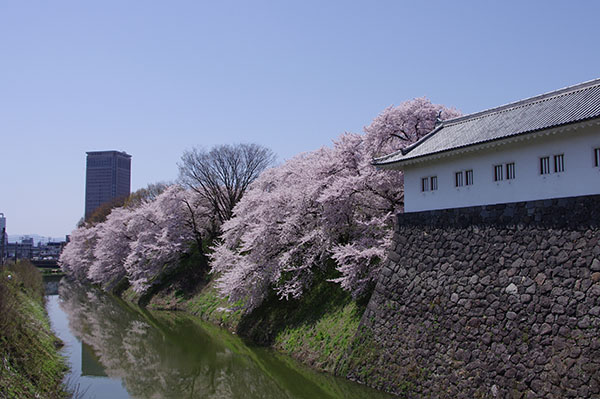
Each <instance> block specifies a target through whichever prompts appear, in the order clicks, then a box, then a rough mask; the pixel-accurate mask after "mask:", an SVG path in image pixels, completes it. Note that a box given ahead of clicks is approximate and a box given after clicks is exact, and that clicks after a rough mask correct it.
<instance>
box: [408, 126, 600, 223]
mask: <svg viewBox="0 0 600 399" xmlns="http://www.w3.org/2000/svg"><path fill="white" fill-rule="evenodd" d="M599 147H600V128H599V127H597V126H595V127H587V128H582V129H577V130H570V131H565V132H560V133H556V134H551V135H548V136H542V137H536V138H532V139H528V140H524V141H519V142H515V143H510V144H502V145H498V146H496V147H493V148H491V149H482V150H479V151H474V152H469V153H463V154H457V155H453V156H449V157H445V158H440V159H437V160H432V161H429V162H421V163H418V164H414V165H406V166H405V167H404V173H405V176H404V202H405V204H404V210H405V212H418V211H424V210H431V209H447V208H459V207H464V206H473V205H487V204H498V203H507V202H517V201H528V200H537V199H548V198H560V197H571V196H578V195H591V194H600V168H598V167H594V148H599ZM555 154H564V162H565V171H564V172H562V173H554V172H553V171H554V159H553V155H555ZM543 156H549V157H550V174H547V175H541V174H540V166H539V164H540V157H543ZM510 162H514V163H515V175H516V178H515V179H513V180H506V168H505V167H504V178H505V180H502V181H499V182H496V181H494V165H497V164H503V165H505V164H506V163H510ZM467 169H473V185H472V186H462V187H455V184H454V175H455V172H458V171H461V170H462V171H464V170H467ZM428 176H437V178H438V189H437V190H435V191H426V192H422V191H421V178H422V177H428Z"/></svg>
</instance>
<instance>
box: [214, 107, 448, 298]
mask: <svg viewBox="0 0 600 399" xmlns="http://www.w3.org/2000/svg"><path fill="white" fill-rule="evenodd" d="M440 114H441V116H442V117H446V118H450V117H454V116H457V115H458V112H456V111H454V110H450V109H446V108H444V107H443V106H440V105H434V104H431V102H429V101H428V100H426V99H423V98H420V99H415V100H412V101H407V102H405V103H403V104H401V105H400V106H398V107H390V108H387V109H385V110H384V111H383V112H382V113H381V114H380V115H378V116H377V117H376V118H375V119H374V121H373V122H372V123H371V124H370V125H369V126H367V127H365V133H366V134H365V135H359V134H353V133H345V134H343V135H341V136H340V137H339V139H338V140H336V141H335V142H334V145H333V147H332V148H321V149H319V150H317V151H314V152H311V153H307V154H302V155H300V156H298V157H295V158H293V159H291V160H289V161H287V162H286V163H284V164H283V165H281V166H279V167H275V168H272V169H270V170H267V171H265V172H264V173H263V174H262V175H261V176H260V177H259V178H258V179H257V180H256V181H255V182H254V183H253V184H252V185H251V186H250V187H249V190H248V191H247V193H246V195H245V196H244V197H243V198H242V199H241V201H240V202H239V203H238V205H237V206H236V207H235V208H234V215H235V216H234V217H233V218H232V219H231V220H230V221H227V222H226V223H225V224H224V225H223V236H222V242H221V243H220V244H219V245H217V246H216V247H215V251H214V253H213V255H212V260H213V262H212V265H213V272H215V273H216V274H218V276H219V277H218V287H219V289H220V290H221V292H222V293H223V294H224V295H227V296H229V297H230V299H232V300H237V299H241V298H243V299H245V300H246V301H247V304H248V306H249V307H250V308H251V307H254V306H258V304H260V302H261V301H262V299H264V297H265V295H266V294H267V293H268V290H269V289H271V288H272V289H275V290H276V292H277V293H278V294H279V296H280V297H281V298H288V297H290V296H291V297H299V296H300V295H302V293H303V292H304V290H306V289H307V288H308V287H309V286H310V284H311V283H312V280H313V278H314V275H315V271H316V269H319V268H320V269H323V268H325V266H326V264H327V260H329V259H332V260H334V261H335V263H336V265H337V269H338V271H339V272H340V277H338V278H336V279H334V280H333V281H335V282H337V283H340V284H341V286H342V287H343V288H344V289H346V290H348V291H350V292H352V294H353V295H354V296H359V295H362V294H364V293H366V292H368V291H369V288H370V286H371V284H372V283H373V282H374V281H375V280H376V277H377V274H378V272H379V268H380V265H381V263H382V261H383V260H384V259H385V256H386V253H387V251H388V250H389V248H390V245H391V242H392V241H391V236H392V230H393V216H394V215H395V214H396V213H397V212H399V211H401V210H402V207H403V200H404V195H403V176H402V173H400V172H395V171H383V170H378V169H376V168H374V167H373V166H372V165H371V162H372V159H373V157H374V156H378V155H383V154H386V153H390V152H393V151H397V150H399V149H401V148H402V147H405V146H406V145H409V144H411V143H413V142H415V141H416V140H418V139H419V138H421V137H423V136H424V135H425V134H427V133H428V132H429V131H431V130H432V129H433V128H434V127H435V125H436V119H437V118H439V117H440Z"/></svg>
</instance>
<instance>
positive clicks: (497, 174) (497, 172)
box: [494, 165, 504, 181]
mask: <svg viewBox="0 0 600 399" xmlns="http://www.w3.org/2000/svg"><path fill="white" fill-rule="evenodd" d="M500 180H504V177H503V176H502V165H495V166H494V181H500Z"/></svg>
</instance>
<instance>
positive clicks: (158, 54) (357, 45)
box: [0, 0, 600, 236]
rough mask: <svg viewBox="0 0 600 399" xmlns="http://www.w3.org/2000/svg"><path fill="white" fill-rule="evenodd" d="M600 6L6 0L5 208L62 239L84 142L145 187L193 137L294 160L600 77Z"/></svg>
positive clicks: (25, 227)
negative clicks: (113, 158) (397, 127)
mask: <svg viewBox="0 0 600 399" xmlns="http://www.w3.org/2000/svg"><path fill="white" fill-rule="evenodd" d="M598 15H600V2H597V1H561V2H557V1H501V2H499V1H498V2H492V1H468V2H467V1H465V2H461V1H411V2H408V1H373V0H371V1H306V0H303V1H295V2H292V1H275V0H274V1H199V0H198V1H141V0H140V1H122V0H118V1H112V0H103V1H60V0H56V1H21V0H15V1H11V0H0V170H1V172H0V176H2V178H1V181H0V212H4V213H5V214H6V217H7V230H8V232H9V233H10V234H26V233H38V234H42V235H47V236H62V235H64V234H67V233H69V232H70V231H71V230H72V228H73V227H74V225H75V224H76V223H77V221H78V220H79V219H80V217H81V216H82V214H83V208H84V184H85V152H86V151H91V150H112V149H115V150H123V151H127V152H128V153H129V154H131V155H132V156H133V159H132V189H133V190H135V189H137V188H140V187H143V186H145V185H147V184H148V183H151V182H156V181H163V180H173V179H175V178H176V177H177V162H178V160H179V158H180V156H181V154H182V152H183V151H184V150H185V149H187V148H191V147H193V146H205V147H207V148H209V147H211V146H213V145H215V144H220V143H238V142H256V143H260V144H263V145H266V146H269V147H271V148H272V149H273V150H274V151H275V152H276V153H277V155H278V157H279V160H280V162H281V161H283V160H285V159H288V158H290V157H292V156H294V155H295V154H297V153H300V152H304V151H310V150H314V149H316V148H318V147H321V146H323V145H329V144H330V143H331V141H332V140H333V139H334V138H335V137H336V136H338V135H339V134H340V133H342V132H344V131H354V132H360V131H361V130H362V128H363V126H365V125H367V124H369V122H370V121H371V120H372V119H373V118H374V117H375V116H376V115H377V114H378V113H379V112H380V111H382V110H383V109H384V108H385V107H387V106H389V105H392V104H399V103H401V102H402V101H404V100H408V99H411V98H414V97H421V96H426V97H428V98H429V99H431V100H432V101H433V102H435V103H441V104H444V105H447V106H454V107H456V108H458V109H459V110H461V111H462V112H464V113H470V112H475V111H478V110H482V109H485V108H490V107H493V106H497V105H501V104H504V103H507V102H510V101H514V100H519V99H521V98H525V97H529V96H532V95H536V94H540V93H543V92H547V91H550V90H554V89H558V88H561V87H564V86H568V85H572V84H576V83H579V82H582V81H586V80H590V79H594V78H597V77H600V68H599V65H600V41H599V36H598Z"/></svg>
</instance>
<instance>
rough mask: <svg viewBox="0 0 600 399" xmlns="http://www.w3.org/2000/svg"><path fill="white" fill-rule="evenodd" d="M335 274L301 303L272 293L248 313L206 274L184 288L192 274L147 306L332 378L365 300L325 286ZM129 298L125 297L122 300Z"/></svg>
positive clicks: (175, 281) (173, 282) (318, 282)
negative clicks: (223, 331)
mask: <svg viewBox="0 0 600 399" xmlns="http://www.w3.org/2000/svg"><path fill="white" fill-rule="evenodd" d="M333 273H335V270H333V271H332V272H330V273H324V274H323V275H320V276H317V278H316V282H315V284H314V285H313V287H311V289H310V290H308V291H307V292H306V293H305V295H304V296H303V297H302V298H301V299H299V300H296V299H290V300H281V299H279V298H278V297H277V296H276V295H275V294H274V293H273V294H272V295H270V296H269V297H268V298H267V299H266V300H265V301H264V302H263V304H262V305H261V306H260V307H259V308H257V309H255V310H254V311H252V312H250V313H244V311H243V303H241V302H240V303H230V302H229V301H228V300H227V299H226V298H223V297H221V296H220V295H219V293H218V292H217V289H216V287H215V282H214V281H213V280H212V279H211V276H210V275H204V276H203V278H202V281H201V282H198V280H197V279H198V276H194V279H196V284H195V285H194V288H193V289H191V290H190V289H186V287H184V286H183V285H182V284H181V283H180V280H182V281H185V282H186V283H188V284H189V281H190V280H191V278H190V275H189V274H188V275H186V274H184V276H187V277H182V278H180V279H170V283H169V284H168V285H166V286H165V287H164V288H162V289H159V290H156V291H155V293H154V295H153V297H152V298H151V299H150V300H149V301H148V307H149V308H151V309H171V310H175V309H177V310H184V311H186V312H188V313H191V314H193V315H195V316H198V317H200V318H201V319H203V320H205V321H208V322H210V323H212V324H216V325H219V326H221V327H224V328H227V329H228V330H230V331H232V332H234V333H236V334H237V335H239V336H241V337H242V338H244V339H246V340H248V341H250V342H252V343H255V344H259V345H262V346H267V347H272V348H274V349H276V350H277V351H279V352H282V353H284V354H287V355H290V356H292V357H294V358H296V359H297V360H299V361H301V362H302V363H304V364H307V365H309V366H311V367H312V368H315V369H317V370H320V371H327V372H330V373H335V372H336V369H338V368H339V367H338V366H339V365H340V362H341V361H342V358H343V357H344V354H345V353H346V352H347V351H348V350H349V348H350V345H351V344H352V341H353V338H354V336H355V335H356V332H357V329H358V325H359V322H360V318H361V316H362V314H363V312H364V309H365V306H366V301H363V302H360V301H359V302H357V301H355V300H353V299H352V297H351V296H350V294H348V293H347V292H345V291H344V290H342V289H341V287H340V286H339V284H335V283H332V282H329V281H328V280H329V279H330V278H332V277H334V275H333ZM125 297H127V295H126V296H125Z"/></svg>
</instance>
